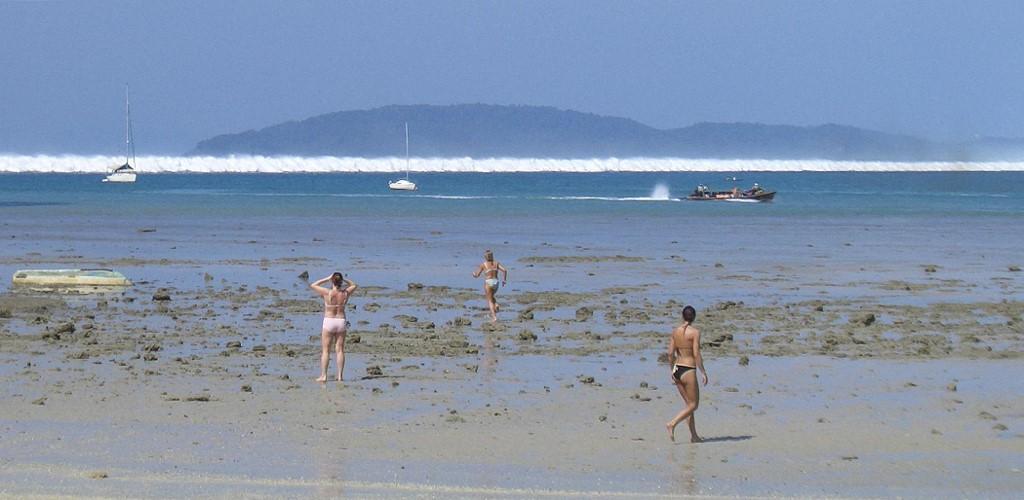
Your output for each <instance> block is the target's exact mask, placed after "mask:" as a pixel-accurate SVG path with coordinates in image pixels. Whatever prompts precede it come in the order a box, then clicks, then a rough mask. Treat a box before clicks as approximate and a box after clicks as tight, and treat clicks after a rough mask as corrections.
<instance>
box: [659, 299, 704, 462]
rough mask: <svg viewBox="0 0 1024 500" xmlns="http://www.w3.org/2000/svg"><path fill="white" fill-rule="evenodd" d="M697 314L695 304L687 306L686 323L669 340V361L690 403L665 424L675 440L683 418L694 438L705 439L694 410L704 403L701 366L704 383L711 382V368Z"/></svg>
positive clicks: (681, 391)
mask: <svg viewBox="0 0 1024 500" xmlns="http://www.w3.org/2000/svg"><path fill="white" fill-rule="evenodd" d="M696 317H697V311H696V310H695V309H694V308H693V307H692V306H686V307H684V308H683V324H681V325H679V326H677V327H676V329H675V330H673V331H672V336H671V337H670V338H669V341H668V362H669V364H670V365H671V366H672V382H673V383H674V384H675V385H676V389H678V390H679V395H680V396H682V398H683V404H684V405H686V407H685V408H683V411H681V412H679V414H678V415H676V417H675V418H673V419H672V420H670V421H669V422H668V423H667V424H665V427H666V428H668V437H669V439H671V440H672V441H673V442H675V440H676V434H675V431H676V426H677V425H679V422H682V421H683V420H686V419H689V420H690V442H691V443H699V442H701V438H700V436H698V435H697V423H696V422H695V421H694V413H695V412H696V411H697V406H698V405H699V404H700V385H699V384H697V368H700V371H701V374H702V375H703V376H704V385H708V372H707V370H705V369H704V359H703V358H702V357H701V355H700V330H698V329H696V328H694V327H693V320H694V319H696Z"/></svg>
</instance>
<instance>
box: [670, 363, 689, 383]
mask: <svg viewBox="0 0 1024 500" xmlns="http://www.w3.org/2000/svg"><path fill="white" fill-rule="evenodd" d="M693 369H694V367H693V366H684V365H676V369H675V370H673V371H672V377H673V378H675V379H676V380H678V381H680V382H682V381H683V375H684V374H685V373H686V372H688V371H690V370H693Z"/></svg>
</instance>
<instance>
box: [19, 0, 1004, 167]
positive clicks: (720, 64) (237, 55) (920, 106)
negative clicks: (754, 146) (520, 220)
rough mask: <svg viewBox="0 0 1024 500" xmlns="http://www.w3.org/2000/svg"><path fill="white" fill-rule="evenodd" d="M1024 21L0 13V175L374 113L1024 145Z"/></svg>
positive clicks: (312, 5)
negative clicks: (470, 110)
mask: <svg viewBox="0 0 1024 500" xmlns="http://www.w3.org/2000/svg"><path fill="white" fill-rule="evenodd" d="M1021 26H1024V2H1021V1H1019V0H992V1H966V0H964V1H946V0H929V1H924V0H921V1H895V0H889V1H874V0H856V1H829V0H777V1H773V0H750V1H735V0H713V1H682V0H680V1H670V2H669V1H645V2H625V1H623V2H606V1H599V0H585V1H553V0H545V1H479V0H473V1H433V2H431V1H408V2H397V1H394V2H393V1H366V2H341V1H334V2H319V1H288V2H285V1H280V2H270V1H260V0H251V1H175V2H135V1H117V2H112V1H95V2H93V1H73V2H48V1H15V2H9V1H4V0H0V153H18V154H38V153H46V154H111V155H113V154H118V153H119V152H120V151H123V141H124V138H123V135H124V122H123V113H124V112H123V107H124V86H125V84H126V83H127V84H129V86H130V89H131V101H132V117H133V123H134V130H135V137H136V145H137V149H138V152H139V154H180V153H184V152H186V151H188V150H190V149H191V148H192V147H193V146H194V145H195V144H196V143H197V142H198V141H200V140H203V139H206V138H209V137H211V136H214V135H217V134H223V133H233V132H240V131H243V130H249V129H258V128H262V127H266V126H269V125H273V124H276V123H280V122H283V121H287V120H297V119H303V118H307V117H310V116H315V115H318V114H323V113H329V112H334V111H341V110H350V109H367V108H373V107H377V106H383V105H388V104H457V103H491V104H527V105H544V106H555V107H558V108H563V109H573V110H577V111H584V112H591V113H597V114H601V115H612V116H622V117H626V118H631V119H634V120H637V121H639V122H641V123H644V124H647V125H651V126H654V127H658V128H675V127H684V126H687V125H691V124H693V123H697V122H761V123H773V124H789V125H818V124H823V123H839V124H844V125H853V126H858V127H864V128H870V129H875V130H880V131H884V132H892V133H901V134H910V135H915V136H919V137H924V138H928V139H933V140H941V141H959V140H969V139H972V138H975V137H978V136H998V137H1024V29H1021Z"/></svg>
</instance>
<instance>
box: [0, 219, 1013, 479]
mask: <svg viewBox="0 0 1024 500" xmlns="http://www.w3.org/2000/svg"><path fill="white" fill-rule="evenodd" d="M63 229H66V230H68V231H74V230H73V229H69V228H63ZM142 229H144V230H141V229H140V228H137V227H127V226H125V227H123V228H122V229H121V230H122V231H123V234H124V236H125V240H126V242H127V243H126V245H127V246H130V247H133V248H134V250H133V251H132V252H130V255H127V256H124V257H118V258H114V259H109V258H104V257H103V256H102V255H98V252H92V250H91V248H90V244H89V239H88V237H86V236H85V235H80V237H81V241H82V242H84V243H79V244H74V243H70V246H69V243H68V242H67V240H63V239H61V238H60V237H58V236H57V233H58V232H60V231H61V230H62V228H40V229H33V228H11V234H13V235H15V236H18V238H16V240H15V241H16V242H17V243H15V244H14V245H13V246H12V247H9V248H8V250H7V251H6V255H4V256H3V257H2V258H0V270H3V271H4V274H9V273H8V270H11V269H14V268H22V267H40V266H50V267H53V266H58V265H59V267H92V266H102V267H113V268H117V269H119V270H122V271H123V272H125V273H126V275H128V276H130V277H131V278H132V279H133V280H134V281H135V285H134V286H133V287H131V288H129V289H126V290H115V291H107V292H96V291H89V293H52V292H33V291H31V290H21V289H17V290H15V289H11V290H7V291H5V292H3V294H2V295H0V380H2V381H3V384H2V391H3V398H4V401H5V404H4V405H2V407H0V429H2V432H0V485H2V486H0V494H2V495H4V496H9V497H26V496H37V495H42V496H65V495H69V496H101V497H106V496H131V497H166V496H214V497H217V496H237V495H246V496H254V497H261V496H309V495H313V496H337V495H349V496H360V497H364V496H365V497H391V496H428V497H430V496H469V497H536V496H553V497H571V496H581V497H602V496H604V497H618V496H627V497H659V496H679V495H691V496H698V497H717V496H725V497H731V496H744V497H747V496H813V497H820V496H830V497H832V496H856V497H861V496H902V497H922V498H923V497H934V496H951V495H952V496H983V497H1011V496H1013V495H1014V494H1015V492H1017V491H1019V489H1020V488H1021V487H1022V486H1024V458H1022V457H1024V454H1022V453H1021V450H1022V449H1024V396H1022V395H1024V377H1020V375H1021V374H1022V369H1021V357H1022V356H1024V318H1022V315H1024V303H1022V301H1021V300H1020V297H1021V290H1022V286H1024V280H1022V279H1021V273H1020V272H1019V271H1014V270H1013V269H1015V268H1016V267H1015V265H1016V264H1015V263H1011V262H1010V261H1009V260H1008V259H1011V258H1012V257H1011V256H1012V255H1013V251H1012V249H1010V248H1007V249H1006V250H1005V251H1003V250H1001V249H1000V248H999V247H995V248H990V251H989V252H988V253H987V254H986V256H982V255H980V254H979V255H975V256H972V257H969V258H965V257H962V256H957V257H955V259H954V258H953V257H949V258H947V259H945V260H943V258H942V257H941V256H936V255H938V254H941V253H942V252H944V251H945V252H947V253H948V254H949V255H952V254H953V253H954V252H952V250H955V248H954V247H952V246H950V247H946V248H939V249H937V250H933V251H934V252H935V254H936V255H926V256H921V255H919V254H918V253H917V252H915V250H914V248H913V244H912V240H913V235H910V236H907V237H906V238H907V242H906V245H905V246H904V247H902V248H906V250H905V251H904V253H900V252H896V253H890V254H887V255H886V256H884V257H874V258H872V257H871V250H870V249H867V250H865V249H864V248H860V249H858V248H857V247H858V246H861V247H863V246H866V245H867V244H866V243H863V242H859V241H858V240H856V239H854V238H853V237H850V238H844V239H839V240H838V241H833V240H831V239H824V240H823V239H821V238H818V239H815V240H809V241H813V243H807V244H805V245H801V246H799V248H800V250H797V251H795V252H791V253H789V254H778V256H777V257H770V256H765V255H761V256H754V255H751V254H748V253H745V252H736V251H733V252H731V253H730V252H726V253H722V252H719V253H717V254H716V253H714V252H703V251H694V250H692V249H685V248H674V247H673V244H672V243H671V241H672V240H670V239H668V238H666V241H665V244H664V245H663V246H661V247H660V248H657V249H654V247H651V248H650V250H648V251H645V252H639V251H637V250H636V249H635V248H633V245H632V244H631V243H630V241H631V240H630V239H631V238H633V237H636V238H639V237H640V236H639V235H640V233H642V232H643V231H644V228H642V227H641V228H637V229H635V231H636V233H635V234H634V233H631V232H629V231H626V232H625V233H624V235H623V241H624V242H625V243H621V244H618V245H604V246H600V247H589V246H585V245H581V244H579V243H578V242H577V241H575V240H574V238H575V237H574V236H561V237H560V236H558V235H556V234H554V233H550V234H545V233H544V232H543V231H540V232H538V234H537V235H535V236H533V237H530V238H523V239H521V240H520V241H519V242H518V243H517V244H516V245H509V246H508V247H507V248H503V246H502V245H497V248H496V252H497V254H498V258H499V259H504V262H505V264H506V266H508V267H510V268H511V269H512V275H511V281H512V282H511V283H510V286H509V287H508V288H506V289H503V290H502V291H501V292H500V294H499V297H500V299H501V301H502V304H503V310H502V312H501V321H500V322H499V323H497V324H493V325H492V324H490V323H489V322H488V321H487V312H486V304H485V303H484V301H483V300H482V297H481V294H480V291H479V289H478V288H477V286H478V285H479V284H478V283H477V282H475V281H474V280H472V279H471V278H470V277H469V273H470V272H471V271H472V267H473V266H474V265H475V264H476V263H477V260H476V259H477V258H478V257H477V256H476V255H474V253H470V251H469V250H467V249H465V248H463V247H462V244H461V242H462V241H463V238H464V237H466V236H467V235H463V234H460V233H458V232H456V233H454V234H453V233H450V232H446V231H439V230H435V229H422V230H420V231H419V232H415V231H403V234H405V236H402V237H392V241H391V244H390V245H389V247H388V248H389V252H391V253H390V254H389V255H388V257H382V256H377V255H375V254H374V253H373V252H372V251H369V250H368V251H366V252H360V251H359V250H358V249H353V251H352V252H350V253H346V255H349V257H348V259H347V260H345V261H341V262H339V261H338V260H328V259H326V258H324V257H322V256H321V255H325V254H326V252H323V251H320V250H317V248H319V247H318V245H323V243H319V242H316V241H315V240H313V239H310V240H307V241H312V243H311V244H308V243H307V244H305V245H293V244H290V242H291V241H292V240H290V239H283V238H281V237H279V236H264V237H262V238H260V239H255V238H254V239H250V238H252V237H251V236H250V235H245V234H238V233H244V232H245V230H244V229H241V228H240V229H239V230H238V231H237V232H224V231H221V232H218V233H217V234H216V235H214V233H213V232H212V230H211V232H210V234H209V237H210V238H213V239H218V240H219V244H211V242H210V241H209V240H207V239H206V238H207V236H206V235H204V234H202V233H200V234H199V235H198V237H196V238H194V239H192V240H189V239H188V238H183V237H180V236H179V235H178V234H179V233H177V231H178V230H177V229H176V228H175V227H174V226H173V225H168V226H166V227H159V226H158V227H145V228H142ZM225 233H227V235H225ZM265 234H269V233H265ZM71 237H72V238H75V235H72V236H71ZM286 237H287V236H286ZM580 238H583V237H582V236H580ZM847 239H848V240H850V241H846V240H847ZM71 241H75V240H71ZM851 242H852V243H851ZM1012 243H1013V242H1008V243H1007V244H1008V245H1011V246H1012ZM17 245H21V246H20V247H19V246H17ZM310 245H312V246H314V249H313V250H312V251H310V250H309V248H308V246H310ZM303 247H307V248H303ZM31 248H38V249H43V251H39V252H32V251H29V250H30V249H31ZM296 248H299V250H298V251H297V250H296ZM207 249H208V250H210V251H208V252H206V253H207V254H208V257H200V256H199V255H201V254H202V253H204V251H205V250H207ZM403 252H409V253H412V252H426V253H427V254H428V255H444V254H448V255H449V257H447V258H444V259H441V260H439V261H437V262H434V263H432V264H427V263H428V262H431V261H430V259H429V258H422V259H421V260H420V261H418V262H419V268H417V269H414V266H412V265H410V264H405V263H403V262H406V261H405V260H404V259H402V258H400V256H401V255H402V254H403ZM802 252H806V253H807V254H808V255H809V256H805V255H802ZM844 252H846V253H844ZM856 252H861V253H856ZM218 254H232V255H237V256H238V257H234V258H220V257H219V256H218ZM260 254H262V255H263V257H259V258H256V257H249V256H250V255H260ZM181 255H189V256H188V257H181ZM396 255H397V256H398V257H395V256H396ZM815 256H817V257H815ZM391 257H395V258H391ZM815 259H817V260H818V261H826V262H827V263H828V264H827V265H824V266H816V265H815V264H814V262H815ZM926 259H927V260H926ZM904 260H906V262H905V263H903V261H904ZM395 262H399V263H401V264H395ZM800 262H804V263H805V264H804V265H798V264H799V263H800ZM460 265H461V267H460ZM396 266H397V267H398V268H399V271H398V272H395V268H396ZM335 267H338V268H342V269H343V270H345V271H347V272H348V273H349V274H350V275H351V276H352V277H353V278H354V279H356V280H357V281H359V283H360V285H361V289H360V290H359V292H358V293H357V294H356V295H355V296H354V297H353V298H352V301H351V307H350V314H349V317H350V320H351V321H352V322H353V329H352V330H351V332H350V334H349V338H348V363H347V366H346V378H347V381H346V382H345V383H343V384H339V383H328V384H325V385H321V384H318V383H315V382H313V380H312V379H313V378H314V377H315V376H316V370H317V368H316V358H317V355H318V352H319V351H318V350H319V331H318V330H319V321H320V315H321V307H322V306H321V304H320V303H319V301H318V300H317V299H316V298H315V297H314V296H313V295H312V294H311V293H310V292H309V290H308V289H306V282H305V281H303V280H302V279H300V278H299V275H300V274H301V273H303V272H308V273H309V274H311V275H313V276H314V278H316V277H319V275H322V274H326V273H327V272H330V271H331V270H333V269H334V268H335ZM452 269H456V270H457V272H452ZM416 273H418V276H417V275H416ZM421 276H422V277H421ZM413 277H416V278H418V279H415V280H414V279H412V278H413ZM545 285H547V286H545ZM730 290H733V292H730ZM740 290H742V291H740ZM726 297H732V298H731V299H728V300H727V299H726ZM695 299H697V300H695ZM685 300H693V301H694V302H698V300H699V301H700V302H698V303H697V305H698V311H699V312H698V320H697V323H698V324H699V325H700V327H701V328H702V330H703V331H704V332H705V337H704V347H703V349H704V350H705V357H706V364H707V367H708V370H709V372H710V375H711V385H709V386H708V387H707V388H705V389H704V391H703V392H702V405H701V408H700V410H699V411H698V413H697V422H698V430H699V431H700V433H701V434H702V435H703V436H704V437H705V439H706V442H705V443H702V444H697V445H691V444H689V443H683V442H680V443H671V442H669V440H668V439H667V436H666V435H665V431H664V428H663V425H662V424H663V423H664V422H665V421H666V420H668V419H669V418H671V416H672V415H673V414H674V413H675V412H677V411H678V410H679V408H680V407H681V403H680V400H679V396H678V394H677V393H676V392H675V389H674V387H673V386H672V385H671V382H670V379H669V370H668V366H667V365H666V364H665V363H664V361H663V360H659V358H660V357H661V356H662V353H663V352H664V350H665V344H666V341H667V334H668V333H669V332H670V331H671V328H672V327H673V326H674V325H675V324H677V323H678V321H679V313H680V310H681V308H682V305H684V304H683V301H685ZM679 431H680V432H679V433H677V434H678V435H679V436H680V437H682V436H683V435H685V430H684V429H679ZM681 441H683V440H682V439H681Z"/></svg>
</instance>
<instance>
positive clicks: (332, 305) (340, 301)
mask: <svg viewBox="0 0 1024 500" xmlns="http://www.w3.org/2000/svg"><path fill="white" fill-rule="evenodd" d="M348 295H349V293H348V291H347V290H338V289H335V288H332V289H331V290H330V291H328V292H327V293H326V294H324V317H325V318H341V319H344V318H345V304H348Z"/></svg>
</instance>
